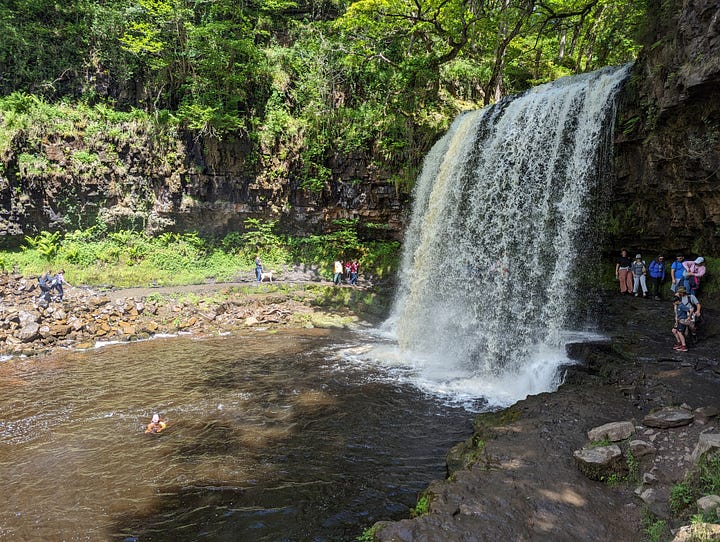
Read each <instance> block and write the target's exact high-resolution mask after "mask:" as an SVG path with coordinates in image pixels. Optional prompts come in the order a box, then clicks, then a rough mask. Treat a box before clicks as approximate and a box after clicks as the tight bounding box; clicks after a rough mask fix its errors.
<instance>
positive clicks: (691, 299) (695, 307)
mask: <svg viewBox="0 0 720 542" xmlns="http://www.w3.org/2000/svg"><path fill="white" fill-rule="evenodd" d="M675 296H676V297H678V298H679V299H680V304H681V305H684V306H685V307H686V309H687V310H688V311H690V310H692V311H693V313H692V317H690V319H689V320H688V331H689V332H690V335H691V337H692V339H693V341H694V342H697V326H698V324H699V323H700V320H701V318H702V304H701V303H700V300H698V298H697V297H695V296H694V295H693V294H691V293H689V292H688V291H687V290H686V289H685V286H679V287H678V289H677V292H676V293H675Z"/></svg>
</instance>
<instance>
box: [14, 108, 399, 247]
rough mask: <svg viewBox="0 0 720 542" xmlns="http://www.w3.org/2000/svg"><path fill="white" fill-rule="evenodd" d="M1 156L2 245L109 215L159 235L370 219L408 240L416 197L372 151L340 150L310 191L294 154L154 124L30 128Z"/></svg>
mask: <svg viewBox="0 0 720 542" xmlns="http://www.w3.org/2000/svg"><path fill="white" fill-rule="evenodd" d="M6 149H7V150H6V151H5V156H2V153H0V159H2V161H0V243H5V244H8V245H15V244H18V243H19V242H21V241H22V240H23V236H24V235H34V234H36V233H38V232H39V231H42V230H56V229H62V230H67V229H69V230H72V229H75V228H87V227H90V226H93V225H95V224H97V223H103V224H106V225H108V226H109V227H110V228H114V227H123V228H127V227H134V228H141V229H145V230H146V231H148V232H160V231H197V232H199V233H200V234H205V235H224V234H226V233H229V232H232V231H238V230H239V231H242V230H243V222H244V220H245V219H246V218H249V217H252V218H261V219H263V220H276V221H278V223H279V227H280V230H281V231H283V232H285V233H292V234H295V235H304V234H309V233H320V232H323V231H327V230H328V229H331V228H332V227H333V225H332V223H333V221H334V220H336V219H359V224H360V226H359V232H360V233H361V234H362V235H364V236H365V237H369V238H383V239H393V238H399V237H400V235H401V232H402V230H403V228H404V217H405V213H404V209H405V208H406V207H407V205H406V204H407V201H408V199H409V194H408V193H407V191H403V190H402V189H400V188H398V187H397V186H396V184H395V183H394V182H392V181H390V180H389V175H387V174H384V173H383V172H382V171H378V170H377V169H373V167H372V166H370V165H368V164H369V163H371V161H370V160H369V159H368V158H365V157H363V156H355V157H352V156H351V157H344V158H336V159H335V160H334V163H333V166H334V167H333V175H332V180H331V181H330V182H328V183H326V184H325V187H324V188H323V190H322V191H319V192H318V191H313V190H309V189H304V188H302V187H301V186H300V180H299V179H298V178H297V177H298V175H297V173H296V171H297V168H295V170H294V168H293V164H292V162H291V161H290V160H285V161H283V160H280V159H279V158H278V157H276V156H258V154H257V153H253V151H252V149H251V146H250V145H249V144H248V143H247V142H243V141H237V140H236V141H217V140H214V139H212V140H207V141H202V140H198V139H195V138H193V137H192V136H189V135H184V134H179V133H176V132H173V131H172V130H167V131H158V129H157V127H156V126H153V125H152V124H151V123H150V122H147V121H146V122H143V121H137V120H127V121H123V122H119V123H115V124H107V123H105V124H104V123H103V122H95V121H82V122H81V123H76V125H75V126H72V127H65V128H64V131H63V132H58V133H47V132H42V133H39V134H33V133H32V132H31V131H29V130H24V131H19V132H17V134H16V137H15V140H14V141H13V142H12V144H11V145H10V146H9V147H7V148H6Z"/></svg>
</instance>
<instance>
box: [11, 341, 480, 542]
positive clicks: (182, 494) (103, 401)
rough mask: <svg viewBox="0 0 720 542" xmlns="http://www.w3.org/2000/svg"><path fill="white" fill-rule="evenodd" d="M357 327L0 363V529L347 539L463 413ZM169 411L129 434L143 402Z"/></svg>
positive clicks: (77, 534) (413, 478) (403, 506)
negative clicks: (155, 429)
mask: <svg viewBox="0 0 720 542" xmlns="http://www.w3.org/2000/svg"><path fill="white" fill-rule="evenodd" d="M370 342H371V341H370V340H369V339H368V337H367V336H365V335H363V333H362V332H349V331H324V330H307V331H301V332H300V331H299V332H286V331H283V332H279V333H275V334H271V333H264V332H262V333H258V332H256V333H251V334H244V335H233V336H225V337H214V338H208V339H193V338H190V337H180V338H169V339H156V340H153V341H147V342H140V343H134V344H124V345H109V346H105V347H103V348H99V349H95V350H92V351H85V352H71V351H68V352H63V353H60V354H56V355H53V356H50V357H46V358H42V359H15V360H10V361H4V362H0V487H2V493H3V501H4V505H3V506H2V508H1V509H0V539H7V540H51V541H52V540H122V541H133V540H141V541H145V540H202V539H207V540H233V541H237V540H243V541H245V540H247V541H285V540H287V541H304V540H308V541H325V540H327V541H343V540H354V539H355V537H357V536H358V535H359V534H361V533H362V531H363V530H364V529H365V528H367V527H369V526H370V525H372V524H373V523H374V522H375V521H378V520H382V519H398V518H401V517H407V515H408V508H409V507H412V506H414V504H415V502H416V499H417V496H418V492H420V491H422V490H423V489H424V488H425V487H426V485H427V484H428V482H429V481H430V480H432V479H437V478H443V477H444V476H445V461H444V454H445V453H446V451H447V450H448V449H449V448H450V447H451V446H452V445H453V444H455V443H456V442H458V441H460V440H463V439H464V438H465V437H466V436H467V435H468V434H469V433H470V431H471V429H470V418H471V415H470V413H468V411H466V410H465V409H464V408H462V407H460V406H453V405H451V404H446V403H443V402H441V401H439V400H438V399H436V398H434V397H433V396H431V395H426V394H423V393H422V392H420V391H419V390H418V388H416V387H414V386H412V385H411V384H409V383H407V382H406V381H404V380H402V379H399V378H398V377H397V376H396V375H393V374H392V372H390V371H389V370H388V369H386V368H384V367H383V365H382V364H373V363H368V362H367V361H363V359H365V360H367V359H369V358H367V356H363V355H362V353H363V352H365V350H366V349H367V347H368V344H370ZM155 412H158V413H159V414H160V415H161V416H162V417H164V418H166V419H167V420H168V427H167V429H166V430H165V431H164V432H162V433H161V434H158V435H145V434H144V431H143V430H144V426H145V424H146V423H147V422H148V421H149V419H150V417H151V416H152V414H153V413H155Z"/></svg>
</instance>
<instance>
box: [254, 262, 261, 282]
mask: <svg viewBox="0 0 720 542" xmlns="http://www.w3.org/2000/svg"><path fill="white" fill-rule="evenodd" d="M262 272H263V264H262V260H261V259H260V256H258V257H257V258H255V280H257V281H258V282H260V281H261V280H262Z"/></svg>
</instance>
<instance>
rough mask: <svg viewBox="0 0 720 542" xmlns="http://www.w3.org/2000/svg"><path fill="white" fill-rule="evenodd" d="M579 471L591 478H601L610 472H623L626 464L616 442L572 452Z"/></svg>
mask: <svg viewBox="0 0 720 542" xmlns="http://www.w3.org/2000/svg"><path fill="white" fill-rule="evenodd" d="M573 455H574V457H575V462H576V463H577V466H578V468H579V469H580V471H581V472H582V473H583V474H585V476H587V477H588V478H590V479H591V480H602V479H604V478H606V477H607V476H609V475H611V474H620V473H624V471H625V470H626V465H625V463H624V461H623V460H622V451H621V450H620V447H619V446H618V445H617V444H611V445H610V446H598V447H596V448H583V449H582V450H576V451H575V452H574V453H573Z"/></svg>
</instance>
